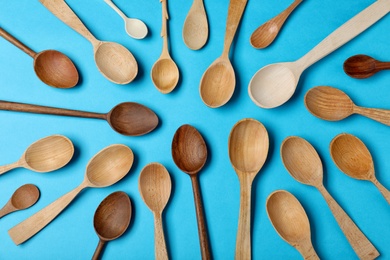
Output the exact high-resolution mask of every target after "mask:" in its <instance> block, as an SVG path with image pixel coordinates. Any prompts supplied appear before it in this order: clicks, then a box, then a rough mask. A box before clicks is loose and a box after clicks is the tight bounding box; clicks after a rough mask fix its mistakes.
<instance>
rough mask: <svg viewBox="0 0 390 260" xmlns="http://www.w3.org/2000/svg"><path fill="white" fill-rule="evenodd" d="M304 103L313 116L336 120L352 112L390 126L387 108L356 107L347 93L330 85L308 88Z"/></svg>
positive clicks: (389, 114)
mask: <svg viewBox="0 0 390 260" xmlns="http://www.w3.org/2000/svg"><path fill="white" fill-rule="evenodd" d="M305 105H306V108H307V110H309V112H310V113H312V114H313V115H314V116H316V117H318V118H321V119H324V120H328V121H338V120H342V119H344V118H346V117H348V116H350V115H352V114H360V115H362V116H365V117H368V118H371V119H373V120H375V121H378V122H380V123H382V124H385V125H388V126H390V111H389V110H385V109H376V108H365V107H358V106H356V105H355V104H354V103H353V102H352V100H351V99H350V98H349V97H348V96H347V94H345V93H344V92H342V91H341V90H339V89H336V88H332V87H326V86H320V87H315V88H312V89H310V90H309V91H308V92H307V93H306V95H305Z"/></svg>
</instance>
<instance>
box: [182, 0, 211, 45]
mask: <svg viewBox="0 0 390 260" xmlns="http://www.w3.org/2000/svg"><path fill="white" fill-rule="evenodd" d="M208 37H209V24H208V21H207V14H206V10H205V8H204V4H203V0H194V1H193V3H192V6H191V9H190V11H189V12H188V15H187V17H186V20H185V21H184V26H183V40H184V43H185V44H186V45H187V47H188V48H190V49H191V50H199V49H200V48H202V47H203V46H204V45H205V44H206V42H207V39H208Z"/></svg>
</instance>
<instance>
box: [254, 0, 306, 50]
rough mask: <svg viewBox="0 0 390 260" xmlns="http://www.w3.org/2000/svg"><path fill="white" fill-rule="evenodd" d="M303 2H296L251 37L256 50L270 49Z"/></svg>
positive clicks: (300, 0)
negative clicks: (287, 21)
mask: <svg viewBox="0 0 390 260" xmlns="http://www.w3.org/2000/svg"><path fill="white" fill-rule="evenodd" d="M301 2H302V0H295V1H294V2H293V3H292V4H291V5H290V6H289V7H288V8H287V9H286V10H284V11H283V12H281V13H280V14H278V15H277V16H275V17H274V18H272V19H271V20H269V21H268V22H266V23H264V24H263V25H261V26H260V27H259V28H257V29H256V30H255V31H254V32H253V33H252V35H251V38H250V43H251V45H252V46H253V47H254V48H256V49H263V48H266V47H268V46H269V45H270V44H271V43H272V42H273V41H274V40H275V38H276V36H278V34H279V31H280V30H281V29H282V27H283V25H284V22H285V21H286V20H287V18H288V17H289V16H290V14H291V13H292V11H294V9H295V8H296V7H297V6H298V5H299V4H300V3H301Z"/></svg>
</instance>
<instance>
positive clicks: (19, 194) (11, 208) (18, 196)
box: [0, 184, 40, 218]
mask: <svg viewBox="0 0 390 260" xmlns="http://www.w3.org/2000/svg"><path fill="white" fill-rule="evenodd" d="M39 195H40V192H39V189H38V187H37V186H35V185H33V184H25V185H23V186H21V187H19V188H18V189H17V190H16V191H15V192H14V194H12V197H11V199H10V200H9V201H8V202H7V204H5V206H4V207H3V208H2V209H0V218H2V217H4V216H5V215H8V214H9V213H12V212H15V211H18V210H23V209H27V208H29V207H31V206H32V205H34V204H35V203H36V202H37V201H38V199H39Z"/></svg>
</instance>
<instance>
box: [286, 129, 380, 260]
mask: <svg viewBox="0 0 390 260" xmlns="http://www.w3.org/2000/svg"><path fill="white" fill-rule="evenodd" d="M280 154H281V156H282V161H283V164H284V167H286V169H287V171H288V172H289V173H290V175H291V176H292V177H293V178H294V179H295V180H297V181H299V182H301V183H303V184H306V185H310V186H313V187H315V188H317V190H318V191H319V192H320V193H321V195H322V196H323V197H324V198H325V201H326V203H327V204H328V206H329V208H330V210H331V211H332V213H333V216H334V217H335V219H336V221H337V223H338V224H339V226H340V228H341V230H342V231H343V233H344V235H345V237H346V238H347V239H348V241H349V243H350V245H351V246H352V248H353V250H354V251H355V253H356V254H357V256H358V257H359V258H360V259H375V258H376V257H378V256H379V252H378V251H377V250H376V248H375V247H374V245H373V244H371V242H370V241H369V240H368V238H367V237H366V236H365V235H364V234H363V232H362V231H360V229H359V228H358V227H357V226H356V224H355V223H354V222H353V220H352V219H351V218H350V217H349V216H348V215H347V213H345V211H344V210H343V209H342V208H341V207H340V205H339V204H338V203H337V202H336V201H335V200H334V198H333V197H332V196H331V195H330V194H329V192H328V191H327V190H326V189H325V187H324V185H323V183H322V179H323V169H322V163H321V159H320V157H319V156H318V154H317V152H316V150H315V149H314V147H313V146H312V145H311V144H310V143H309V142H307V141H306V140H305V139H303V138H300V137H297V136H291V137H288V138H286V139H285V140H284V141H283V143H282V146H281V149H280Z"/></svg>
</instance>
